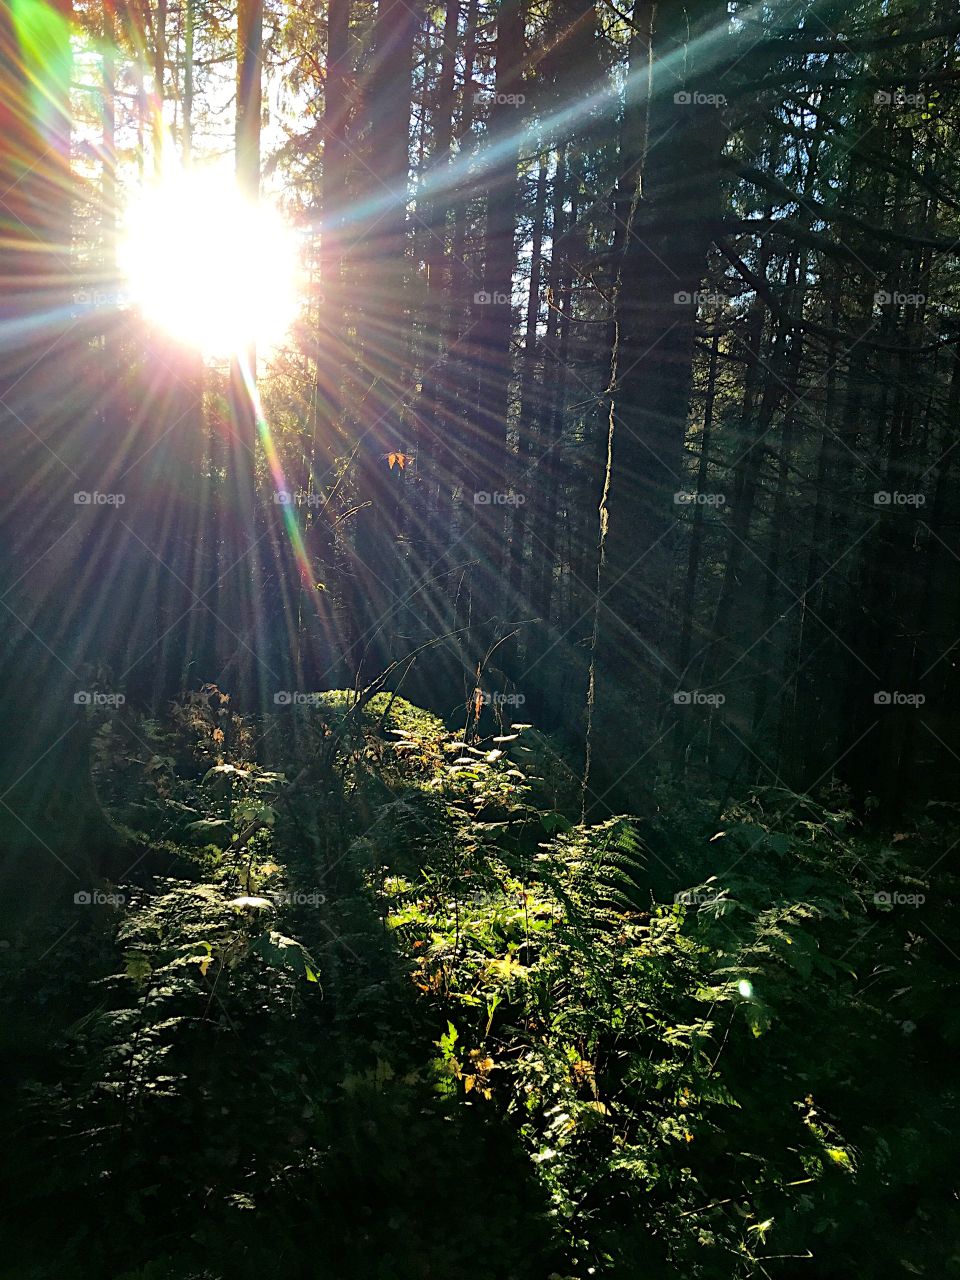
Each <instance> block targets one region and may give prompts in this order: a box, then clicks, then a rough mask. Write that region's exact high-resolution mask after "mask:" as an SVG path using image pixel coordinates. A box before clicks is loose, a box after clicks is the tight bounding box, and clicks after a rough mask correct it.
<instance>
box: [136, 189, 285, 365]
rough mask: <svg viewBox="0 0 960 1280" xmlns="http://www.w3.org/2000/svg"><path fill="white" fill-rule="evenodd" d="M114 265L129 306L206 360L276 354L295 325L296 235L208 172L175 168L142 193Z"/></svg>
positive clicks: (269, 209)
mask: <svg viewBox="0 0 960 1280" xmlns="http://www.w3.org/2000/svg"><path fill="white" fill-rule="evenodd" d="M118 257H119V265H120V269H121V272H122V274H123V276H124V280H125V284H126V289H127V290H128V292H129V301H130V302H131V304H132V305H133V306H134V307H136V308H137V309H138V310H139V311H140V312H141V314H142V315H143V316H144V318H145V319H146V320H147V321H148V322H150V323H152V324H154V325H156V326H157V327H158V328H161V329H163V330H164V331H165V332H166V333H167V334H169V335H170V336H171V337H172V338H174V339H175V340H176V341H177V342H180V343H182V344H184V345H186V346H190V347H194V348H196V349H198V350H199V351H201V352H203V353H204V354H205V355H207V356H210V357H227V356H231V355H234V354H237V353H239V352H241V351H244V350H247V349H248V348H249V347H250V346H251V345H252V344H255V345H256V346H257V347H258V348H259V349H269V348H270V347H273V346H276V344H277V343H278V342H280V341H281V340H282V338H283V336H284V334H285V333H286V332H287V330H288V329H289V327H290V325H291V323H292V322H293V320H294V319H295V317H296V313H297V305H298V292H299V290H298V274H299V252H298V243H297V236H296V233H295V232H294V230H293V228H292V227H290V225H289V224H288V223H286V222H285V221H284V219H283V217H282V216H281V214H280V213H279V211H278V210H277V209H275V208H274V207H273V206H272V205H270V204H268V203H266V202H260V203H254V202H253V201H251V200H248V199H246V198H245V197H244V196H243V195H242V194H241V193H240V192H239V191H238V190H237V188H236V186H235V185H234V184H233V182H232V180H231V179H230V178H226V179H225V178H224V177H223V176H222V175H218V174H216V173H214V172H204V171H202V170H200V171H192V170H191V171H184V170H180V171H177V172H175V173H173V174H170V175H168V176H167V177H165V178H163V179H162V180H160V181H159V182H157V183H156V184H154V185H152V186H150V187H148V188H146V189H145V190H144V191H143V192H142V193H141V194H140V195H139V196H138V197H137V198H136V199H135V200H134V201H133V202H132V204H131V206H130V208H129V209H128V212H127V218H126V226H125V230H124V234H123V237H122V240H121V243H120V246H119V253H118Z"/></svg>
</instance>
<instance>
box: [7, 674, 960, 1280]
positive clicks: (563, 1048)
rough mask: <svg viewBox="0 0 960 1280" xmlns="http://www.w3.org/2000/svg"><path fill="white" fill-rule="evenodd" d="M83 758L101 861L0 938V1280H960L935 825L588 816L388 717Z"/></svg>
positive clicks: (155, 741)
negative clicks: (7, 1085)
mask: <svg viewBox="0 0 960 1280" xmlns="http://www.w3.org/2000/svg"><path fill="white" fill-rule="evenodd" d="M93 771H94V778H95V781H96V785H97V790H98V793H99V795H100V798H101V801H102V803H103V805H104V808H105V810H106V811H107V812H108V813H109V814H110V817H111V821H112V822H113V823H114V825H115V828H116V829H117V831H119V832H121V833H123V835H124V837H125V838H126V839H127V840H128V842H129V845H130V851H131V852H132V856H131V858H130V865H129V869H128V868H127V866H126V865H124V866H123V867H118V869H116V870H114V871H113V873H112V874H113V877H114V878H111V877H110V876H108V875H107V874H105V873H104V874H103V875H102V876H101V877H100V878H99V880H98V882H97V883H91V884H90V886H89V887H84V888H83V889H81V890H79V891H77V890H75V889H73V890H70V891H68V889H67V888H66V887H65V888H64V900H63V903H62V905H61V904H55V906H54V909H50V904H49V903H48V904H47V910H46V911H45V912H44V914H43V917H42V918H43V921H44V923H43V930H42V931H40V930H39V929H33V928H32V927H31V926H30V925H29V924H27V922H26V921H25V920H24V921H22V922H21V925H20V927H19V929H17V930H14V931H13V933H12V936H11V938H10V939H9V940H8V943H9V945H8V946H7V947H6V948H5V949H4V950H2V951H0V964H2V966H3V968H4V970H5V972H4V975H3V976H4V982H3V996H2V1001H3V1013H4V1021H3V1025H4V1031H3V1035H2V1051H3V1057H4V1059H5V1061H6V1063H7V1065H8V1066H9V1067H10V1068H11V1070H12V1072H13V1073H14V1078H16V1079H17V1080H18V1081H19V1082H20V1084H19V1086H18V1091H17V1096H16V1103H17V1113H18V1119H17V1124H16V1129H15V1133H14V1137H13V1139H12V1140H11V1141H8V1142H7V1144H6V1145H5V1147H4V1153H3V1156H2V1163H3V1172H4V1177H5V1185H6V1186H7V1187H8V1188H9V1189H10V1191H9V1194H8V1196H7V1203H6V1209H7V1214H8V1217H9V1223H8V1226H7V1229H6V1231H5V1237H4V1238H5V1244H4V1256H3V1260H2V1262H0V1275H3V1276H10V1277H11V1278H12V1277H14V1276H16V1277H18V1278H20V1280H24V1278H26V1280H46V1277H51V1278H52V1277H54V1276H56V1277H58V1280H71V1278H73V1277H77V1278H78V1280H80V1278H84V1280H85V1278H86V1277H101V1276H103V1277H111V1280H114V1278H118V1280H233V1278H234V1277H237V1278H238V1280H244V1278H245V1277H248V1276H249V1277H253V1276H258V1277H259V1276H262V1275H264V1274H271V1275H272V1274H278V1275H281V1274H284V1275H290V1276H304V1277H306V1276H318V1275H319V1276H330V1277H333V1278H334V1280H354V1278H355V1277H356V1278H357V1280H359V1278H360V1277H364V1278H365V1280H367V1278H370V1280H434V1278H436V1280H439V1278H440V1277H444V1278H446V1280H451V1278H454V1280H457V1278H459V1277H467V1276H474V1275H476V1274H477V1272H478V1271H482V1272H483V1273H485V1274H486V1275H488V1276H490V1277H491V1278H492V1280H548V1277H555V1278H556V1277H562V1278H563V1280H587V1277H588V1276H593V1275H605V1276H611V1277H624V1280H625V1278H626V1277H634V1276H636V1275H639V1274H643V1275H644V1276H645V1277H661V1276H663V1277H666V1276H674V1275H676V1274H678V1272H682V1273H683V1274H685V1275H688V1276H692V1277H705V1278H713V1277H716V1278H717V1280H721V1278H724V1280H726V1278H727V1277H731V1278H732V1277H740V1276H752V1275H756V1276H793V1275H800V1274H817V1276H818V1277H823V1276H828V1277H832V1276H834V1275H836V1276H838V1277H839V1276H840V1275H841V1274H844V1275H848V1274H849V1271H850V1269H851V1268H853V1267H855V1268H856V1269H857V1272H858V1274H859V1275H861V1276H865V1277H871V1278H872V1277H876V1278H877V1280H880V1277H886V1276H891V1275H904V1276H909V1275H918V1274H919V1275H930V1276H933V1275H938V1276H949V1275H960V1258H958V1257H957V1255H956V1253H955V1250H954V1247H953V1245H952V1244H951V1243H950V1241H951V1240H955V1239H957V1238H960V1237H958V1236H957V1234H956V1230H955V1228H956V1226H957V1225H958V1223H957V1208H956V1200H955V1198H954V1197H953V1194H952V1191H951V1185H952V1184H951V1181H950V1168H951V1156H950V1145H951V1140H952V1139H953V1138H955V1136H956V1119H957V1106H958V1099H957V1094H956V1087H955V1084H953V1083H952V1082H951V1081H950V1080H949V1078H948V1077H946V1070H945V1064H946V1062H947V1061H948V1060H950V1059H951V1058H952V1056H953V1054H954V1053H955V1046H956V1043H957V1040H958V1039H960V1015H958V1013H957V1011H956V1010H955V1009H953V1008H947V1007H945V1005H946V1003H947V1002H945V1001H944V1000H943V991H944V990H945V989H948V984H950V983H953V982H955V977H956V973H955V963H956V956H955V954H954V953H955V952H957V951H960V938H957V936H956V934H957V930H956V926H955V924H954V923H953V912H952V903H953V898H954V897H955V888H956V886H955V884H954V881H953V879H952V878H951V877H950V876H948V875H947V874H946V872H944V871H943V869H942V868H943V864H942V863H941V864H940V868H939V870H938V874H937V875H936V877H934V876H933V875H932V873H926V874H925V873H924V868H927V867H928V866H931V867H932V864H934V862H935V860H936V856H937V854H938V852H942V851H943V849H945V848H946V847H947V843H948V841H947V837H948V834H949V830H950V827H949V824H950V823H955V816H954V815H953V813H952V809H951V808H949V807H946V808H944V810H943V811H941V812H937V813H935V814H934V815H932V816H926V817H924V818H923V819H922V820H920V821H918V822H917V823H915V824H913V825H912V826H911V827H909V828H908V829H905V830H904V831H901V832H897V833H892V834H890V835H884V834H882V833H872V832H870V831H868V830H867V829H866V828H865V827H864V825H863V823H862V822H861V821H860V820H859V819H858V818H857V817H856V816H855V815H854V813H853V812H852V811H851V810H850V808H849V807H848V806H845V805H844V804H843V803H842V801H843V797H842V795H841V794H840V793H835V794H833V795H832V796H828V797H821V798H819V799H814V798H811V797H790V796H788V795H786V794H785V793H773V792H771V793H768V794H759V793H757V794H753V795H751V796H749V797H747V798H745V799H744V800H743V801H742V802H739V803H735V804H732V805H730V806H728V811H727V812H726V813H725V815H724V821H723V825H722V829H721V830H720V831H719V832H718V831H717V829H716V828H715V827H713V829H711V817H710V815H709V812H708V808H709V807H708V806H707V805H706V804H704V806H703V807H702V809H700V810H696V809H694V808H693V806H692V805H691V803H690V802H689V801H686V802H685V804H684V805H683V806H678V808H677V811H676V813H675V814H674V815H672V816H671V818H670V823H669V825H668V824H667V823H666V821H665V820H664V819H662V818H661V819H658V820H657V821H656V822H651V821H649V820H648V821H647V822H645V823H641V822H639V820H637V819H631V818H626V817H615V818H611V819H608V820H607V821H605V822H601V823H596V824H593V825H591V826H583V825H581V824H580V823H579V822H578V821H577V816H578V815H577V802H578V794H577V788H576V785H575V779H573V777H572V774H571V772H570V770H569V768H568V767H567V766H566V765H565V764H564V763H563V761H562V760H561V759H559V758H558V755H557V753H556V751H555V749H554V748H553V746H552V744H551V743H550V742H549V741H548V740H547V739H546V738H545V737H544V736H543V735H541V734H538V733H536V731H534V730H532V729H530V728H529V727H526V726H520V727H510V726H504V727H503V728H502V730H501V732H498V733H496V732H495V733H493V734H488V735H486V737H484V738H481V737H480V736H479V734H477V733H474V732H470V733H468V734H466V735H464V736H460V735H454V734H452V733H450V732H448V731H447V729H446V728H445V726H444V725H443V724H442V723H441V722H439V721H438V720H436V719H435V718H434V717H432V716H430V715H428V714H427V713H425V712H422V711H419V710H417V709H416V708H414V707H412V706H410V705H409V704H407V703H405V702H403V700H402V699H392V698H390V697H388V696H387V695H379V696H378V698H375V699H373V700H372V701H370V702H368V703H366V704H365V705H355V704H352V703H351V700H350V698H349V697H348V695H346V694H339V695H338V694H328V695H321V698H320V700H319V701H318V703H317V705H316V706H315V707H312V708H308V709H306V710H304V711H302V712H299V713H296V714H295V713H291V715H290V716H289V717H287V718H286V719H282V720H281V719H280V718H276V719H274V720H273V721H271V722H268V723H266V724H263V725H259V726H256V727H255V726H253V725H252V724H249V723H245V722H243V721H241V720H240V719H239V718H238V717H235V716H233V715H232V714H231V713H230V712H229V708H228V704H227V702H226V700H224V699H223V698H222V696H221V695H219V693H218V692H217V691H213V690H206V691H204V693H203V694H202V695H196V696H194V697H193V698H191V699H188V700H187V702H185V703H184V704H182V705H180V706H179V707H177V708H176V709H175V713H174V716H173V717H172V719H171V721H170V722H169V723H166V724H161V723H159V722H156V721H147V720H142V719H137V720H132V719H131V720H130V721H129V722H127V723H124V722H122V721H119V720H114V721H110V720H107V721H105V723H104V725H103V727H102V729H101V730H100V731H99V732H98V735H97V738H96V756H95V761H94V770H93ZM654 864H657V865H654ZM122 872H125V874H121V873H122ZM670 879H672V885H671V889H672V892H665V891H664V888H663V886H664V883H665V881H666V880H670ZM654 883H655V884H656V886H657V887H656V890H654V889H652V888H651V885H653V884H654ZM75 894H76V897H75V896H74V895H75ZM71 899H72V900H71ZM904 1073H909V1078H910V1079H911V1081H912V1083H913V1089H912V1092H911V1095H910V1096H909V1097H906V1098H902V1099H901V1100H899V1101H891V1097H892V1096H893V1094H894V1093H895V1091H894V1090H891V1088H890V1085H891V1084H892V1083H893V1082H894V1081H896V1082H897V1083H898V1084H900V1085H901V1086H902V1080H903V1078H905V1077H904ZM52 1225H55V1230H51V1226H52ZM811 1267H812V1268H814V1270H813V1271H811V1270H808V1269H809V1268H811Z"/></svg>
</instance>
